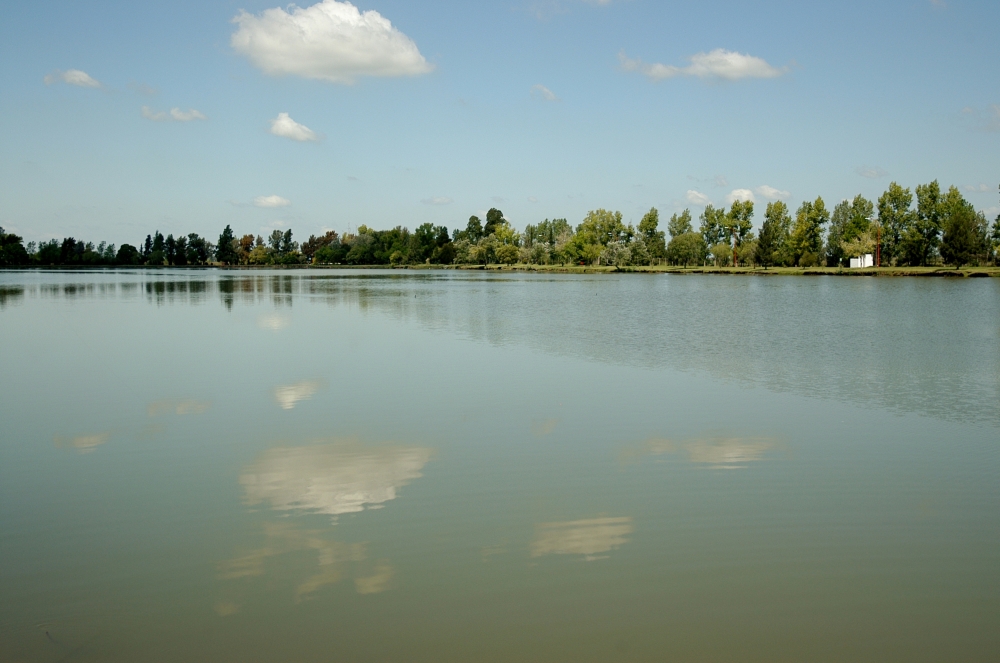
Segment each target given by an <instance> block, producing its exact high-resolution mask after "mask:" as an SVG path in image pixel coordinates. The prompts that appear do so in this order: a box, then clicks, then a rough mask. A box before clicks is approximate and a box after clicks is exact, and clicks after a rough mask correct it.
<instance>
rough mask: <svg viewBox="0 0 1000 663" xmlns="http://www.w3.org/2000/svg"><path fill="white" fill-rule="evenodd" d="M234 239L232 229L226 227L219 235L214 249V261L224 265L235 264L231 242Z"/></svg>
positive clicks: (235, 256) (234, 254)
mask: <svg viewBox="0 0 1000 663" xmlns="http://www.w3.org/2000/svg"><path fill="white" fill-rule="evenodd" d="M235 239H236V237H235V236H234V235H233V229H232V228H230V227H229V226H228V225H227V226H226V229H225V230H223V231H222V234H221V235H219V244H218V246H216V248H215V259H216V260H218V261H219V262H221V263H222V264H224V265H234V264H236V262H237V260H238V257H237V254H236V247H235V246H234V245H233V243H234V242H233V241H234V240H235Z"/></svg>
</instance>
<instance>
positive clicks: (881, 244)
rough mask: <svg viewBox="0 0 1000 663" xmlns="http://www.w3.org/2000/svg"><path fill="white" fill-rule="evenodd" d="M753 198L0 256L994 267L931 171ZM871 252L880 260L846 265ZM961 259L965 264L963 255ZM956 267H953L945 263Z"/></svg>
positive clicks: (71, 260)
mask: <svg viewBox="0 0 1000 663" xmlns="http://www.w3.org/2000/svg"><path fill="white" fill-rule="evenodd" d="M754 213H755V209H754V202H753V201H752V200H736V201H734V202H733V203H732V204H731V206H730V208H729V209H725V208H723V207H720V208H716V207H714V206H712V205H707V206H706V207H705V209H704V211H703V212H702V213H701V214H700V216H699V218H698V221H699V224H698V228H697V229H695V227H694V218H693V217H692V215H691V212H690V210H688V209H685V210H684V211H683V212H680V213H678V214H674V215H672V216H671V217H670V219H669V220H668V221H667V223H666V230H661V229H660V215H659V212H658V211H657V210H656V208H653V209H650V210H649V212H647V213H646V214H645V215H644V216H643V217H642V219H641V220H640V221H639V224H638V225H637V226H633V225H632V224H627V225H626V224H625V223H624V222H623V221H622V214H621V212H611V211H609V210H605V209H597V210H592V211H590V212H588V213H587V215H586V216H585V217H584V218H583V220H582V221H581V222H580V223H579V224H577V225H576V226H575V227H574V226H572V225H571V224H570V223H569V221H568V220H566V219H551V220H550V219H545V220H544V221H541V222H539V223H537V224H529V225H527V226H525V228H524V230H523V231H521V232H519V231H517V230H516V229H515V228H514V226H513V225H512V224H511V223H510V222H509V221H508V220H507V219H505V218H504V215H503V212H501V211H500V210H499V209H496V208H494V209H491V210H489V212H487V213H486V219H485V221H483V220H481V219H480V218H479V217H477V216H472V217H470V218H469V220H468V222H467V223H466V225H465V227H464V228H458V229H454V230H453V231H452V232H450V233H449V231H448V228H446V227H445V226H436V225H434V224H431V223H425V224H422V225H420V226H418V227H417V228H416V229H415V230H413V231H410V230H409V229H408V228H405V227H403V226H396V227H395V228H392V229H389V230H374V229H372V228H369V227H367V226H364V225H362V226H360V227H359V228H358V229H357V231H356V232H351V233H345V234H344V235H340V234H338V233H337V232H335V231H329V232H327V233H325V234H324V235H322V236H316V235H311V236H310V237H309V239H308V240H306V241H304V242H302V243H299V242H297V241H295V240H294V239H293V233H292V230H291V229H288V230H285V231H284V232H282V231H281V230H275V231H273V232H272V233H271V234H270V235H268V236H267V237H263V236H261V235H256V236H255V235H253V234H244V235H240V236H237V234H236V233H234V232H233V230H232V228H231V227H230V226H228V225H227V226H226V227H225V229H224V230H223V231H222V233H221V234H220V235H219V238H218V241H216V242H214V243H213V242H212V241H210V240H209V239H208V238H205V237H201V236H199V235H198V234H195V233H190V234H187V235H183V234H179V235H177V236H174V235H173V234H168V235H166V236H164V235H163V233H161V232H160V231H156V232H154V233H152V234H150V235H147V236H146V238H145V241H143V242H140V243H139V245H138V246H133V245H131V244H123V245H121V246H120V247H117V248H116V247H115V245H114V244H109V243H107V242H100V243H99V244H96V245H95V244H94V243H93V242H84V241H82V240H77V239H76V238H74V237H67V238H64V239H63V240H61V241H60V240H56V239H53V240H49V241H47V242H41V243H37V242H28V243H27V244H25V243H24V242H23V240H22V238H21V237H19V236H18V235H15V234H11V233H6V232H4V230H3V229H2V228H0V266H3V267H12V266H46V267H48V266H93V267H99V266H148V267H184V266H204V265H216V266H225V267H274V266H287V267H305V266H314V267H321V266H341V267H343V266H352V267H365V266H393V267H424V268H426V267H437V268H441V267H452V268H464V269H522V270H545V271H564V272H576V271H586V272H603V271H641V272H668V273H685V274H689V273H718V274H747V273H750V274H761V273H767V274H852V275H866V274H868V275H891V276H942V275H945V274H948V275H955V276H959V275H967V276H993V275H1000V270H998V269H997V265H998V262H1000V215H998V216H997V217H996V219H995V220H994V221H993V222H992V224H991V223H990V221H989V220H988V219H987V218H986V216H985V214H983V212H980V211H976V210H975V208H973V206H972V205H971V204H970V203H969V202H968V201H967V200H965V198H964V197H963V196H962V194H961V193H960V192H959V190H958V188H957V187H954V186H952V187H949V188H948V189H947V190H946V191H944V190H942V188H941V187H940V185H939V184H938V182H937V181H933V182H930V183H929V184H922V185H918V186H917V187H915V189H914V190H912V191H911V190H910V189H909V188H904V187H902V186H900V185H899V184H897V183H895V182H893V183H892V184H890V185H889V188H888V189H887V190H886V191H885V192H884V193H883V194H882V195H881V196H880V197H879V198H878V200H877V201H875V202H873V201H870V200H867V199H866V198H864V197H863V196H861V195H858V196H855V197H854V198H853V199H852V200H844V201H841V202H840V203H838V204H836V205H835V206H834V207H833V210H832V212H831V211H830V210H829V209H828V208H827V205H826V203H825V202H824V201H823V199H822V198H816V199H815V200H813V201H806V202H804V203H802V204H801V205H800V206H799V208H798V209H797V210H796V211H795V213H794V215H793V214H792V213H791V211H790V209H789V208H788V206H787V205H786V204H785V203H784V202H782V201H780V200H778V201H774V202H770V203H768V204H767V207H766V209H765V211H764V214H763V222H762V223H761V225H760V227H759V230H758V232H757V233H754V232H753V230H752V229H753V217H754ZM868 254H871V255H873V256H874V264H875V266H874V267H870V268H865V269H848V268H847V265H848V264H849V261H850V259H851V258H852V257H858V256H864V255H868ZM962 267H966V268H967V269H960V268H962ZM946 268H950V269H946Z"/></svg>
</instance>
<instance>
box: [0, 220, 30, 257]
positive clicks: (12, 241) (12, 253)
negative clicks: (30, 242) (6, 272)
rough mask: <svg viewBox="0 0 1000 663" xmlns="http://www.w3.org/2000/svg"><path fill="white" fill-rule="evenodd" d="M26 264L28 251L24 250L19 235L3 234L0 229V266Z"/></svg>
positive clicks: (2, 230) (0, 228)
mask: <svg viewBox="0 0 1000 663" xmlns="http://www.w3.org/2000/svg"><path fill="white" fill-rule="evenodd" d="M27 263H28V251H27V249H25V248H24V244H23V240H22V238H21V237H20V236H19V235H15V234H13V233H7V232H4V229H3V227H0V266H9V265H25V264H27Z"/></svg>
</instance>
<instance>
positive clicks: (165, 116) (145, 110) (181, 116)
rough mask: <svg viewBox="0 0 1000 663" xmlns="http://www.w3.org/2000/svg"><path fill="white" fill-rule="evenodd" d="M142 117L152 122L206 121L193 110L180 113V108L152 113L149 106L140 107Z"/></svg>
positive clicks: (200, 114) (199, 113) (198, 112)
mask: <svg viewBox="0 0 1000 663" xmlns="http://www.w3.org/2000/svg"><path fill="white" fill-rule="evenodd" d="M142 116H143V117H144V118H146V119H147V120H152V121H153V122H191V121H192V120H207V119H208V118H207V117H205V116H204V115H202V113H201V112H200V111H196V110H194V109H193V108H191V109H188V110H186V111H182V110H181V109H180V108H171V109H170V112H167V111H154V110H153V109H152V108H150V107H149V106H143V107H142Z"/></svg>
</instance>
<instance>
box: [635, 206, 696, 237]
mask: <svg viewBox="0 0 1000 663" xmlns="http://www.w3.org/2000/svg"><path fill="white" fill-rule="evenodd" d="M640 225H641V224H640ZM693 230H694V228H693V227H692V226H691V210H689V209H685V210H684V211H683V212H681V213H680V214H674V215H673V216H671V217H670V220H669V221H667V232H668V233H670V237H671V238H674V237H678V236H680V235H684V234H687V233H689V232H691V231H693Z"/></svg>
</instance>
